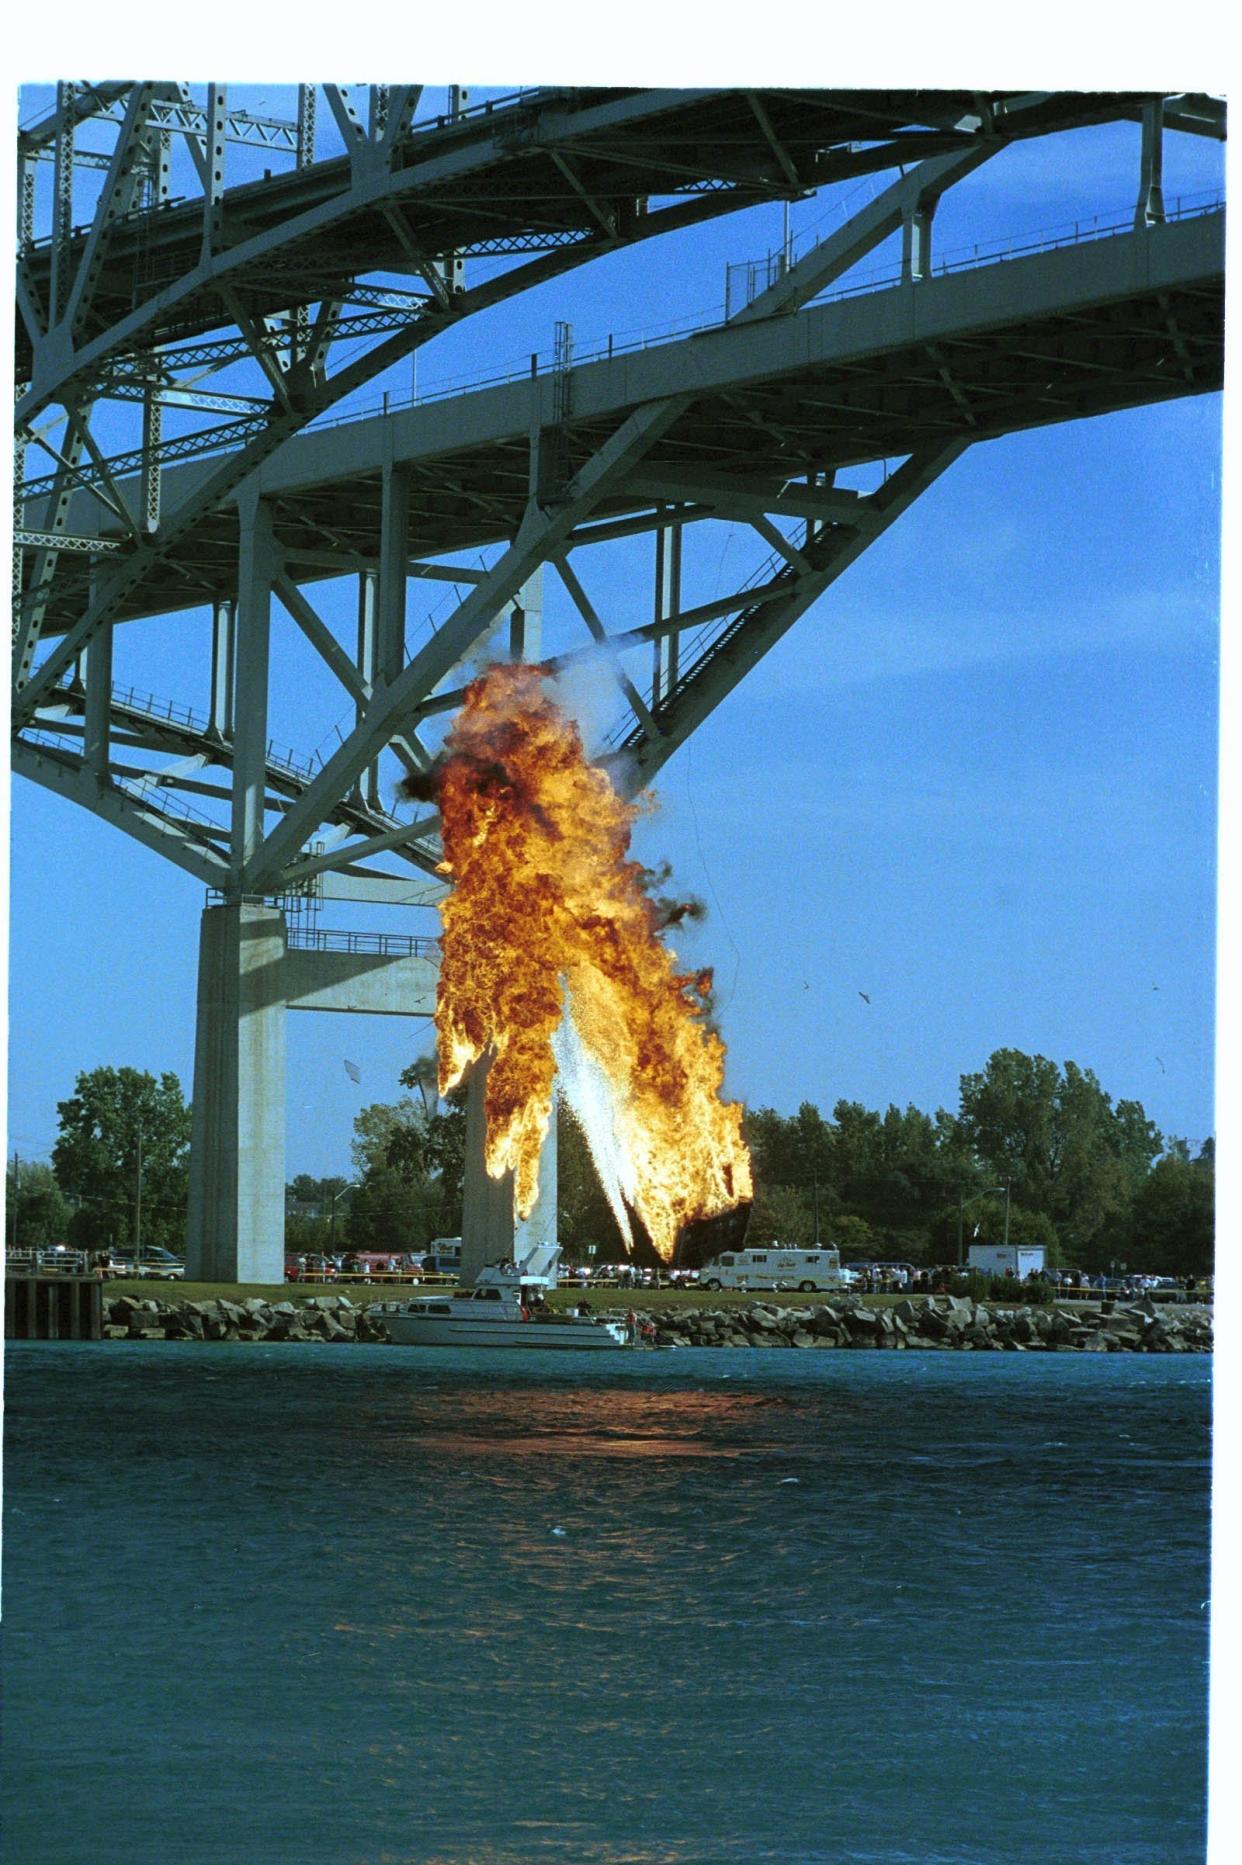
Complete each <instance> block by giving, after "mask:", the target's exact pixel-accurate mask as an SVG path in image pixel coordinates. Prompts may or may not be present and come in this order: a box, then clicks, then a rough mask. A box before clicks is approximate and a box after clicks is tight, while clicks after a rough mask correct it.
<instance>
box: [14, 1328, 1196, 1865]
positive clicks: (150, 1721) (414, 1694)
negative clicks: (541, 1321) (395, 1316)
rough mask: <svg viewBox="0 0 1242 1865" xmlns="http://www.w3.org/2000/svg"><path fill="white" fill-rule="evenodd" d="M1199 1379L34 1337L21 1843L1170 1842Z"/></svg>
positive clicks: (1189, 1759) (417, 1851)
mask: <svg viewBox="0 0 1242 1865" xmlns="http://www.w3.org/2000/svg"><path fill="white" fill-rule="evenodd" d="M1210 1365H1211V1362H1210V1360H1207V1359H1201V1358H1189V1357H1182V1356H1150V1357H1148V1356H1142V1357H1140V1356H1137V1355H1133V1356H1132V1355H1128V1354H1125V1355H1123V1354H1110V1355H1103V1354H1098V1355H1097V1354H1092V1355H1072V1354H1056V1355H1035V1354H1031V1355H1018V1354H960V1353H959V1354H923V1353H913V1352H911V1353H905V1354H896V1353H874V1352H873V1353H861V1352H852V1353H846V1352H842V1351H838V1352H835V1353H832V1352H828V1353H825V1352H820V1353H812V1352H801V1353H799V1352H783V1353H782V1352H766V1353H765V1352H761V1351H757V1350H749V1351H748V1350H739V1351H728V1350H714V1351H713V1350H690V1349H687V1350H675V1351H672V1352H665V1353H655V1354H650V1353H648V1354H630V1355H626V1354H617V1355H601V1356H599V1357H598V1358H588V1357H587V1356H580V1355H576V1354H574V1355H562V1354H555V1353H547V1352H533V1351H532V1352H529V1353H512V1354H508V1355H490V1356H488V1355H484V1354H480V1353H479V1352H478V1351H475V1352H449V1351H444V1352H436V1351H434V1350H427V1349H408V1348H407V1349H402V1348H384V1347H373V1348H366V1347H348V1348H345V1347H342V1348H340V1349H334V1348H332V1347H329V1346H327V1345H326V1344H325V1345H323V1346H287V1347H279V1346H270V1347H269V1346H259V1345H245V1344H238V1345H221V1344H212V1345H198V1344H193V1343H188V1342H187V1343H176V1344H173V1343H168V1344H162V1343H145V1342H144V1343H140V1342H134V1343H128V1342H117V1343H110V1344H108V1345H106V1346H90V1345H80V1346H79V1345H73V1344H68V1343H66V1344H58V1345H39V1344H21V1343H19V1344H13V1345H10V1347H9V1349H8V1351H7V1355H6V1386H7V1412H6V1458H5V1471H4V1475H5V1572H4V1579H5V1589H4V1625H3V1657H4V1666H5V1682H6V1688H5V1712H4V1758H5V1770H4V1774H5V1805H4V1816H5V1835H6V1837H5V1855H6V1857H7V1858H9V1859H11V1860H13V1861H14V1865H122V1862H124V1865H214V1862H215V1861H228V1862H229V1865H232V1862H233V1861H237V1865H277V1862H279V1865H519V1862H520V1865H526V1862H527V1861H556V1862H558V1865H560V1862H562V1861H564V1862H566V1865H570V1862H572V1865H689V1862H691V1861H693V1862H694V1865H717V1862H719V1865H734V1862H742V1861H745V1862H746V1865H749V1862H750V1861H760V1860H781V1861H799V1862H801V1861H806V1862H808V1865H810V1862H813V1861H832V1865H1032V1862H1035V1861H1047V1862H1048V1865H1183V1862H1184V1865H1192V1862H1193V1861H1198V1860H1200V1859H1201V1858H1202V1856H1203V1801H1204V1767H1205V1759H1204V1758H1205V1742H1206V1735H1205V1720H1206V1662H1207V1619H1208V1614H1207V1610H1206V1605H1205V1602H1206V1601H1207V1598H1208V1579H1207V1535H1208V1504H1209V1472H1208V1450H1209V1435H1208V1432H1209V1378H1210V1372H1209V1369H1210Z"/></svg>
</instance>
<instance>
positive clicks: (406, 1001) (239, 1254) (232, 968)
mask: <svg viewBox="0 0 1242 1865" xmlns="http://www.w3.org/2000/svg"><path fill="white" fill-rule="evenodd" d="M328 939H331V940H332V941H333V944H334V948H335V949H332V950H328V949H324V947H315V946H311V947H309V948H306V947H300V946H295V947H294V948H293V949H290V948H289V944H288V933H287V928H286V923H285V916H284V913H283V911H282V910H281V909H280V908H279V907H277V906H273V905H271V904H270V903H266V902H254V901H247V900H242V901H228V902H225V903H223V904H221V905H219V906H209V907H208V908H207V909H206V910H205V912H204V914H203V919H202V931H201V939H200V945H199V966H198V1024H197V1031H196V1040H195V1052H194V1109H193V1118H192V1127H191V1136H190V1197H189V1222H188V1230H187V1239H186V1274H187V1276H188V1277H189V1278H190V1279H191V1280H194V1281H208V1282H217V1281H218V1282H281V1281H283V1279H284V1261H285V1012H286V1010H318V1011H337V1012H343V1013H347V1014H359V1013H361V1014H364V1015H374V1016H397V1017H422V1018H427V1017H430V1016H431V1015H432V1013H433V1011H434V1009H435V987H436V965H435V961H434V959H433V957H432V956H431V954H430V952H429V951H427V950H426V949H425V947H426V945H429V943H430V942H423V941H404V940H401V939H392V940H388V939H386V938H385V939H378V938H377V939H374V940H368V938H367V936H366V935H352V936H351V935H326V936H325V945H326V941H327V940H328Z"/></svg>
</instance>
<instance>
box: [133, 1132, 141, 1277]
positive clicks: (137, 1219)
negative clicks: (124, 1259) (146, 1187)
mask: <svg viewBox="0 0 1242 1865" xmlns="http://www.w3.org/2000/svg"><path fill="white" fill-rule="evenodd" d="M141 1250H142V1128H141V1127H139V1129H138V1184H137V1187H136V1189H135V1195H134V1268H135V1269H137V1267H138V1257H139V1254H140V1252H141Z"/></svg>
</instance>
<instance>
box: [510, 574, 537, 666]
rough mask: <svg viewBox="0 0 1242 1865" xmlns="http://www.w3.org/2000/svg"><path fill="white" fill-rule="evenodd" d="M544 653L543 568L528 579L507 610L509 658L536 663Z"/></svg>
mask: <svg viewBox="0 0 1242 1865" xmlns="http://www.w3.org/2000/svg"><path fill="white" fill-rule="evenodd" d="M542 653H543V565H542V564H540V565H539V568H538V569H537V570H536V571H535V573H534V575H533V576H529V577H527V579H526V581H525V582H524V583H523V584H522V587H521V589H519V590H518V593H517V595H516V596H515V597H514V598H513V601H512V603H511V604H510V607H509V658H510V659H511V660H515V661H537V660H538V659H539V657H540V655H541V654H542Z"/></svg>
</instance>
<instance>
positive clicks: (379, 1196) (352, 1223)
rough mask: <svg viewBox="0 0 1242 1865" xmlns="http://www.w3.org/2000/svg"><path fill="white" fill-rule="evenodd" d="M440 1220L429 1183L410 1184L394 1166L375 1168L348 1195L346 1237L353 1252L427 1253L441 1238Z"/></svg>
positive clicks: (434, 1190)
mask: <svg viewBox="0 0 1242 1865" xmlns="http://www.w3.org/2000/svg"><path fill="white" fill-rule="evenodd" d="M344 1202H345V1201H344V1200H343V1201H342V1203H344ZM439 1216H440V1193H439V1188H438V1187H437V1186H435V1185H433V1184H432V1183H430V1182H429V1181H428V1180H426V1179H416V1180H414V1181H412V1182H411V1181H410V1180H408V1179H405V1178H403V1177H402V1175H401V1174H400V1173H399V1172H396V1171H394V1170H393V1168H392V1167H391V1166H376V1167H375V1168H373V1170H371V1171H370V1172H368V1173H366V1174H365V1175H364V1176H363V1177H362V1178H361V1179H359V1181H358V1183H357V1185H356V1186H355V1187H354V1189H353V1191H352V1192H351V1193H350V1195H349V1199H348V1205H347V1209H346V1212H345V1222H344V1236H345V1237H346V1238H347V1239H348V1241H349V1244H350V1247H351V1248H352V1249H355V1250H386V1251H390V1252H391V1253H392V1254H393V1255H399V1254H401V1253H403V1252H405V1251H418V1250H422V1249H425V1248H426V1246H427V1244H428V1243H430V1241H431V1239H432V1238H433V1237H434V1236H436V1235H439V1234H442V1233H440V1231H439Z"/></svg>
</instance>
